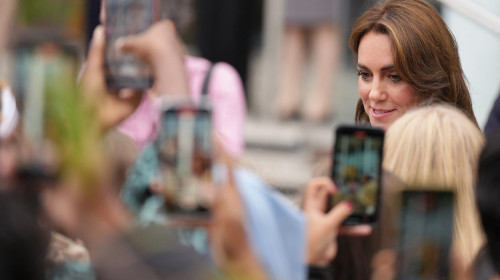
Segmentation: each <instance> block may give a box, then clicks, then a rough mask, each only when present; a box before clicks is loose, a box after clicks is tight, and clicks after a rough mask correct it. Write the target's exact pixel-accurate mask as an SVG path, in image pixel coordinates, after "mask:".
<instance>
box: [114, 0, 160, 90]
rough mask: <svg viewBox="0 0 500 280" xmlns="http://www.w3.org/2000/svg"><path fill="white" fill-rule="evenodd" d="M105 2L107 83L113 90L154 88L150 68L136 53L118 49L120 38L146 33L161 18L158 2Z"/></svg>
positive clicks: (128, 0) (156, 0) (155, 0)
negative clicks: (116, 46) (116, 44)
mask: <svg viewBox="0 0 500 280" xmlns="http://www.w3.org/2000/svg"><path fill="white" fill-rule="evenodd" d="M105 1H106V27H105V29H106V82H107V84H108V87H109V88H110V89H114V90H118V89H122V88H132V89H140V90H144V89H148V88H150V87H151V85H152V80H153V78H152V73H151V69H150V68H149V66H148V65H147V64H146V63H144V62H142V61H141V60H139V59H138V58H137V57H136V56H135V55H134V54H131V53H122V52H119V51H117V50H116V49H115V42H116V40H117V39H118V38H120V37H123V36H126V35H133V34H138V33H141V32H144V31H145V30H147V29H148V28H149V27H150V26H151V25H152V24H153V23H154V22H155V21H156V20H158V19H159V1H158V0H105Z"/></svg>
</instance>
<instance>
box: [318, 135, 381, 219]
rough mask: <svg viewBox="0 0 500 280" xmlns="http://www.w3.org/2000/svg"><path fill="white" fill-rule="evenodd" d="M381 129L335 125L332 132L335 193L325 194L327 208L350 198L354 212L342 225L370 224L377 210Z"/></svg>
mask: <svg viewBox="0 0 500 280" xmlns="http://www.w3.org/2000/svg"><path fill="white" fill-rule="evenodd" d="M383 147H384V131H383V130H380V129H378V128H371V127H361V126H347V125H342V126H339V127H338V128H337V130H336V132H335V144H334V147H333V164H332V171H331V178H332V180H333V181H334V182H335V185H336V186H337V193H336V194H335V195H333V196H330V197H329V199H328V200H329V201H328V202H329V203H328V205H329V207H327V209H330V208H332V207H334V206H335V205H337V204H338V203H340V202H342V201H346V200H348V201H351V202H352V203H353V205H354V212H353V213H352V214H351V215H350V216H349V217H348V218H347V219H346V220H345V221H344V224H345V225H357V224H374V223H375V222H376V220H377V215H378V212H379V200H380V178H381V175H380V174H381V165H382V164H381V163H382V150H383Z"/></svg>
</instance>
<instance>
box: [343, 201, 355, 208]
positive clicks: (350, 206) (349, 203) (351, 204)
mask: <svg viewBox="0 0 500 280" xmlns="http://www.w3.org/2000/svg"><path fill="white" fill-rule="evenodd" d="M345 204H346V205H347V207H349V209H351V210H354V204H353V203H352V201H350V200H347V201H346V202H345Z"/></svg>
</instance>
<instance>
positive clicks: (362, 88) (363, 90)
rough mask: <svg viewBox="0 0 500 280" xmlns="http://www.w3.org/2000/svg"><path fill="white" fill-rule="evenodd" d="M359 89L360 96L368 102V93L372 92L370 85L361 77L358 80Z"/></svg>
mask: <svg viewBox="0 0 500 280" xmlns="http://www.w3.org/2000/svg"><path fill="white" fill-rule="evenodd" d="M358 91H359V97H360V98H361V100H363V102H366V101H367V100H368V95H369V94H370V87H369V86H368V85H366V83H364V82H363V81H362V80H361V79H359V81H358Z"/></svg>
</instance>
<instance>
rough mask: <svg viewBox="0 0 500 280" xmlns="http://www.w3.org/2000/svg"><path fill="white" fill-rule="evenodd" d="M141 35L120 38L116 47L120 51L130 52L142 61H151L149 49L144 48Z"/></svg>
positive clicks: (116, 42)
mask: <svg viewBox="0 0 500 280" xmlns="http://www.w3.org/2000/svg"><path fill="white" fill-rule="evenodd" d="M141 37H142V36H141V35H128V36H125V37H121V38H118V39H117V40H116V41H115V45H114V48H115V49H116V50H117V51H118V52H130V53H133V54H134V55H135V56H136V57H137V58H139V59H140V60H142V61H145V62H150V59H149V55H148V51H147V50H146V49H145V48H144V44H143V40H142V38H141Z"/></svg>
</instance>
